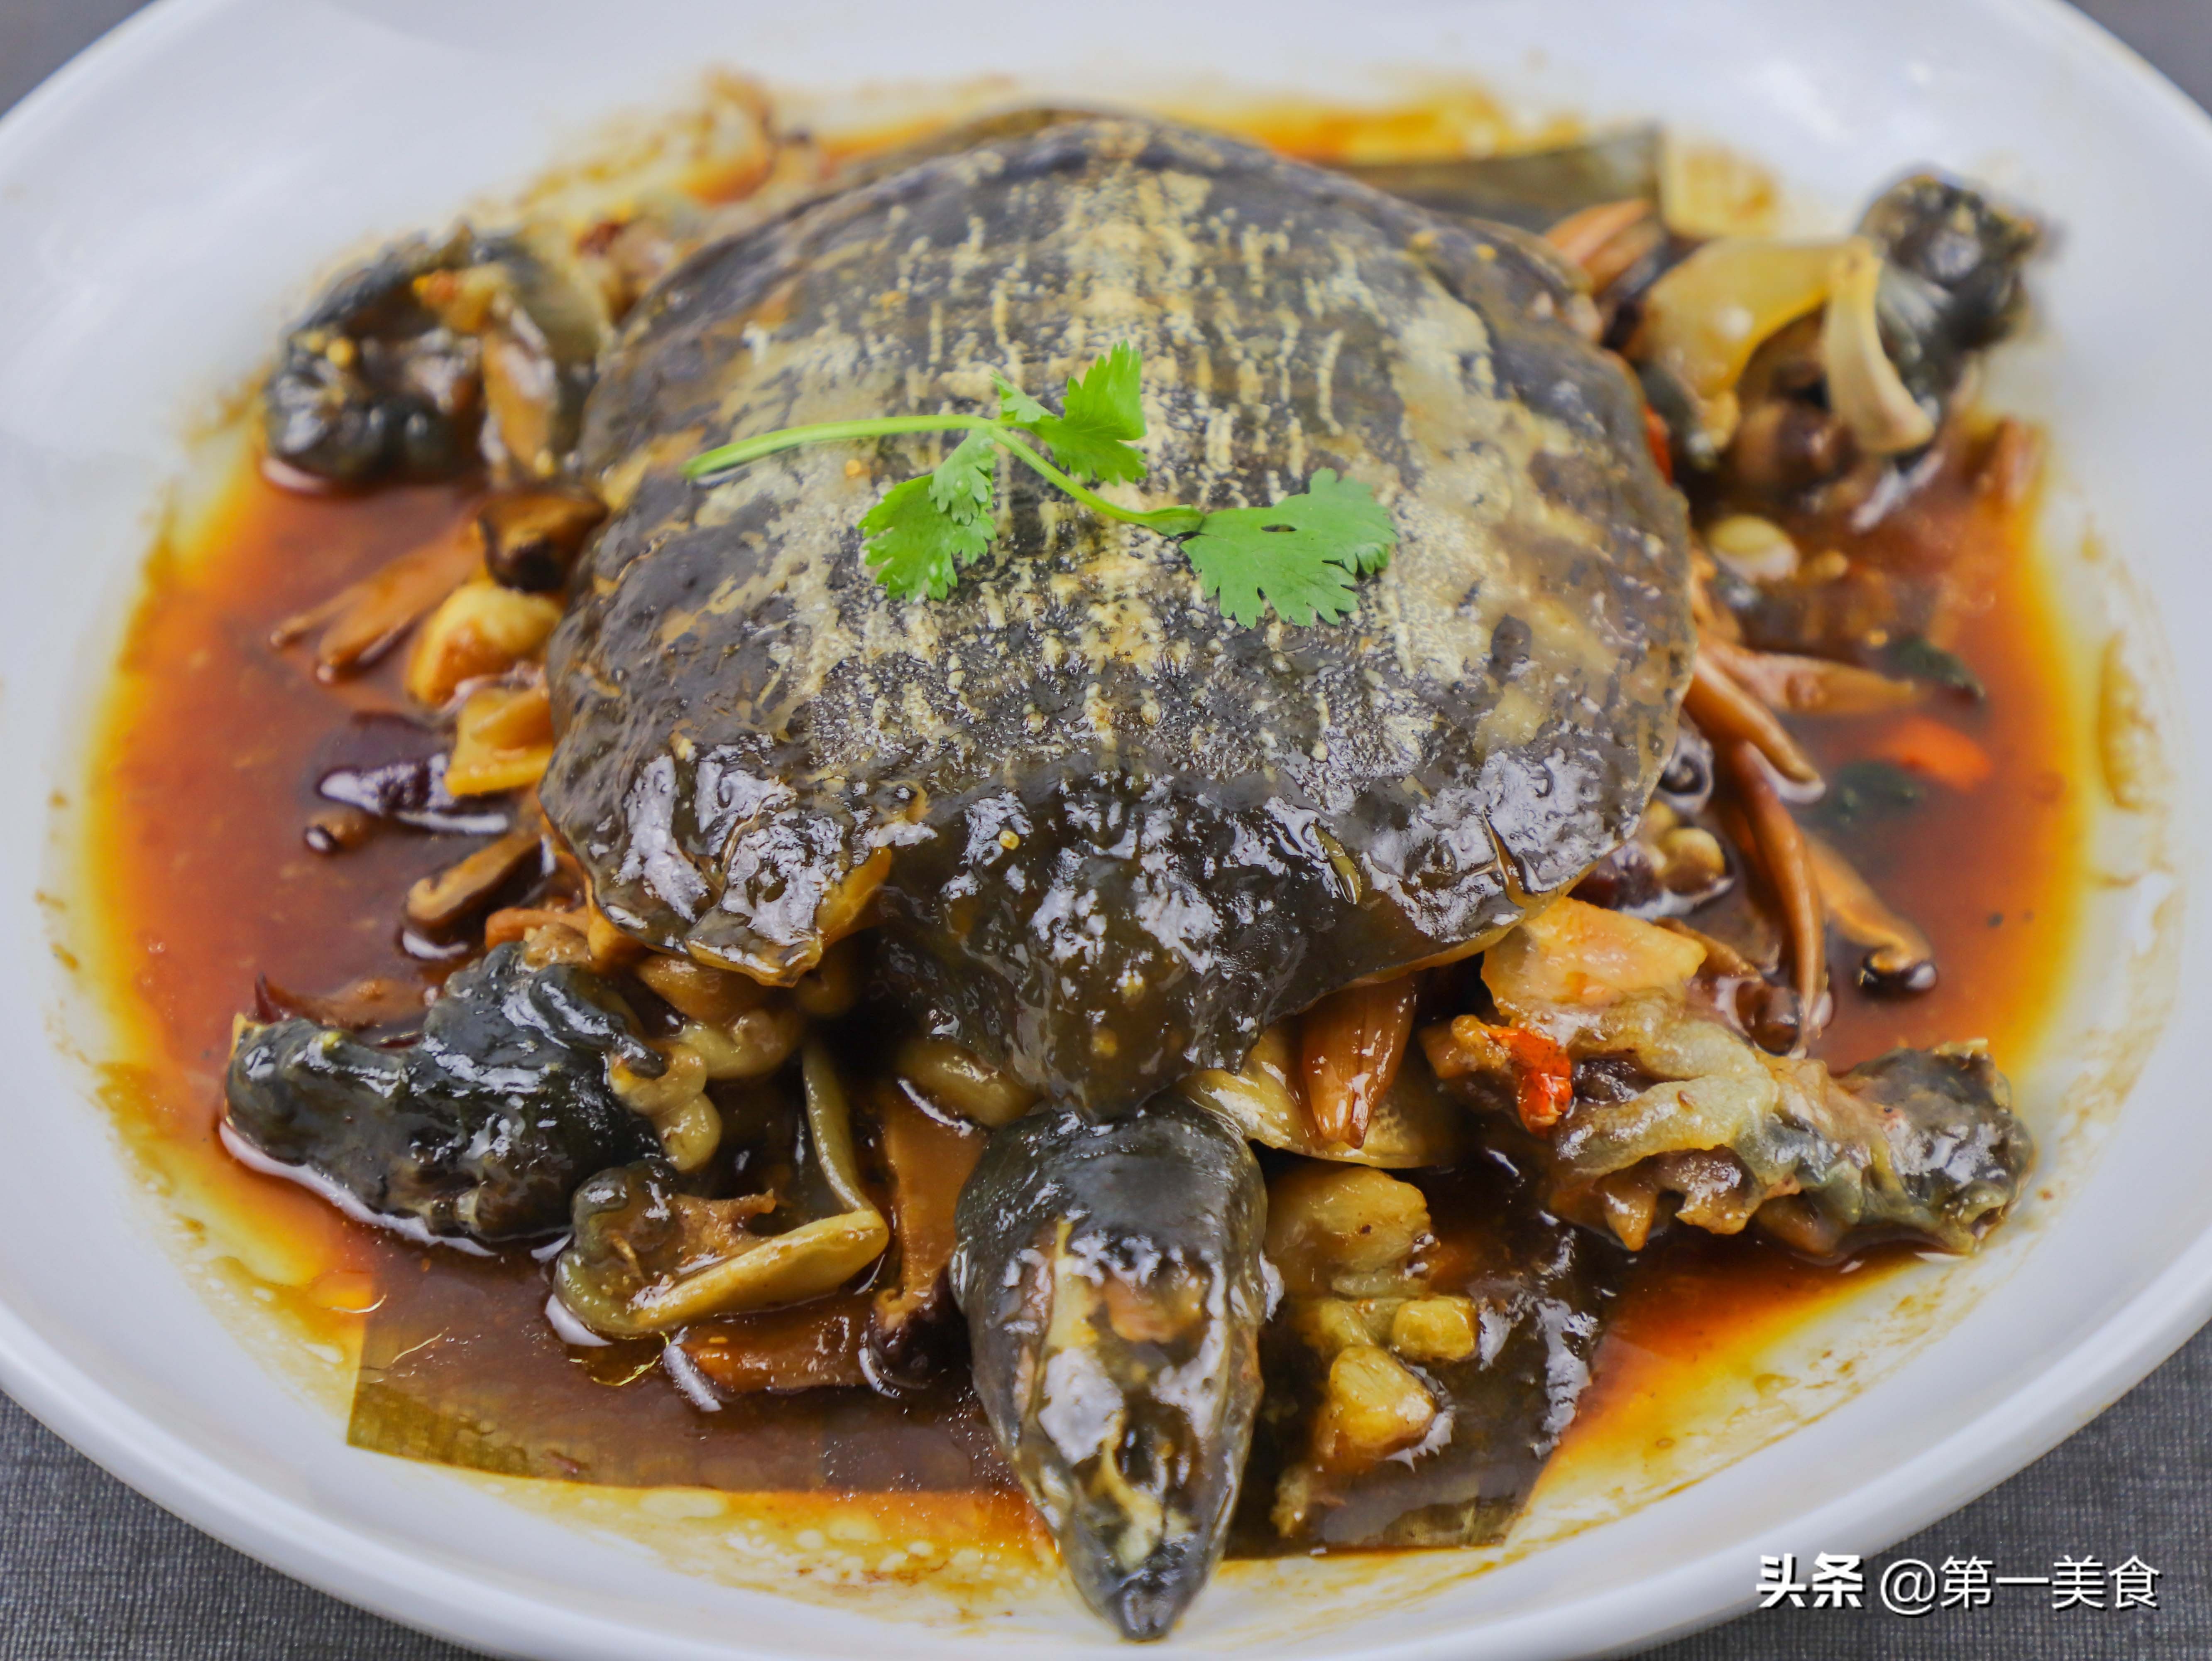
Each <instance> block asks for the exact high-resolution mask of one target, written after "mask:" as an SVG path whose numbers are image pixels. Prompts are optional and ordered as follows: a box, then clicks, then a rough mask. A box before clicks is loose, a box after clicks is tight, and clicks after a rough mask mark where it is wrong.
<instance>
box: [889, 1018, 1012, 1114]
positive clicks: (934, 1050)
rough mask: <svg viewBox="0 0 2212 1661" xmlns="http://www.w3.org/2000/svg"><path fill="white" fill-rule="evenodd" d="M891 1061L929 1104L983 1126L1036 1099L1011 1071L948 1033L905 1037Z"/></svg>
mask: <svg viewBox="0 0 2212 1661" xmlns="http://www.w3.org/2000/svg"><path fill="white" fill-rule="evenodd" d="M891 1066H892V1069H893V1071H895V1072H896V1074H898V1076H899V1077H900V1078H901V1079H902V1080H905V1081H906V1082H907V1083H908V1084H909V1085H911V1086H913V1087H914V1088H915V1090H917V1091H919V1092H921V1095H922V1096H923V1097H924V1098H926V1099H927V1101H928V1102H929V1103H930V1104H931V1105H933V1106H934V1107H937V1108H939V1109H941V1110H944V1111H945V1112H947V1113H951V1114H954V1115H956V1116H958V1117H960V1118H963V1119H965V1120H967V1121H968V1122H969V1123H971V1124H980V1125H982V1126H984V1127H986V1128H987V1129H993V1130H995V1129H998V1128H999V1127H1000V1125H1005V1124H1012V1123H1013V1122H1014V1121H1015V1120H1016V1119H1018V1118H1020V1117H1021V1116H1022V1115H1023V1114H1024V1113H1026V1112H1028V1111H1029V1110H1030V1108H1031V1107H1032V1106H1033V1105H1034V1104H1036V1091H1034V1090H1031V1089H1030V1087H1029V1086H1027V1085H1025V1084H1024V1083H1023V1082H1022V1081H1021V1080H1018V1079H1017V1078H1016V1077H1014V1075H1013V1074H1011V1073H1006V1072H1002V1071H1001V1070H1000V1069H999V1068H995V1067H994V1066H992V1065H991V1064H990V1063H989V1062H987V1061H985V1060H983V1058H982V1057H981V1056H977V1055H975V1054H974V1053H972V1052H971V1051H969V1050H963V1049H962V1048H961V1047H960V1046H959V1045H958V1044H957V1043H953V1042H952V1040H951V1039H950V1038H922V1037H914V1038H908V1039H907V1040H906V1041H905V1042H904V1043H901V1044H900V1045H899V1047H898V1052H897V1054H896V1056H895V1057H894V1058H893V1060H892V1062H891Z"/></svg>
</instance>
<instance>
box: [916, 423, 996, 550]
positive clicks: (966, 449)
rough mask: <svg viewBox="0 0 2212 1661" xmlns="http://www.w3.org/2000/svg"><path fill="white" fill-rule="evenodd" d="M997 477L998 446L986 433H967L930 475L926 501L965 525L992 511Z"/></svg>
mask: <svg viewBox="0 0 2212 1661" xmlns="http://www.w3.org/2000/svg"><path fill="white" fill-rule="evenodd" d="M998 478H999V447H998V446H997V445H995V444H994V443H992V442H991V440H990V437H989V435H987V434H983V433H970V434H969V435H968V436H967V437H965V438H963V439H962V440H961V441H960V442H959V443H958V444H957V445H956V446H955V447H953V451H952V453H951V455H949V456H947V457H945V459H944V460H942V461H940V462H939V463H938V464H937V468H936V471H935V472H932V473H931V474H930V476H929V499H930V501H931V502H933V503H934V504H935V505H936V507H937V509H938V511H939V512H940V513H943V514H949V515H950V516H951V517H952V518H954V519H957V520H960V521H961V522H962V523H963V524H964V523H966V522H967V521H968V520H972V519H981V517H982V516H983V515H984V514H987V513H989V512H990V511H991V492H992V491H993V490H994V489H995V488H996V487H997V484H998ZM962 563H967V562H965V561H963V562H962Z"/></svg>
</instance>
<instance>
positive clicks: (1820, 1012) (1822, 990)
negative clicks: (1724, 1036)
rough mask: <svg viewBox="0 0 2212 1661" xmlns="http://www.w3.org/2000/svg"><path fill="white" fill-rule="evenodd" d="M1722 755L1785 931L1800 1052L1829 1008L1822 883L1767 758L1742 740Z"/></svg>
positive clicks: (1818, 1026) (1803, 834) (1725, 750)
mask: <svg viewBox="0 0 2212 1661" xmlns="http://www.w3.org/2000/svg"><path fill="white" fill-rule="evenodd" d="M1722 754H1723V757H1725V758H1726V760H1727V762H1728V767H1729V776H1730V777H1731V778H1733V779H1734V780H1735V787H1736V793H1737V795H1738V798H1739V799H1740V800H1741V801H1742V803H1743V809H1744V817H1745V818H1747V820H1748V821H1749V822H1750V825H1751V833H1752V843H1753V849H1754V850H1755V851H1756V853H1757V855H1758V858H1759V864H1760V866H1761V867H1763V868H1764V869H1765V873H1766V877H1767V880H1768V882H1769V883H1770V884H1771V885H1772V886H1773V889H1774V893H1775V897H1776V898H1777V900H1778V901H1779V902H1780V904H1781V906H1782V917H1783V926H1784V930H1785V932H1786V933H1787V934H1788V935H1789V938H1790V985H1791V988H1792V989H1793V990H1795V991H1796V994H1797V1002H1798V1007H1799V1009H1800V1012H1801V1013H1800V1017H1799V1019H1800V1022H1801V1025H1800V1028H1799V1036H1798V1042H1797V1043H1796V1046H1795V1050H1796V1051H1799V1052H1802V1050H1803V1048H1804V1046H1805V1043H1807V1042H1808V1040H1810V1039H1811V1038H1812V1037H1813V1036H1814V1033H1816V1032H1818V1031H1820V1026H1821V1025H1822V1024H1823V1020H1824V1018H1825V1012H1826V1007H1827V989H1828V952H1827V940H1828V937H1827V923H1826V916H1825V912H1824V908H1823V907H1822V905H1821V903H1820V882H1819V880H1818V879H1817V878H1816V877H1815V876H1814V870H1813V859H1812V855H1811V853H1810V852H1809V851H1808V848H1807V846H1806V840H1805V833H1804V831H1802V829H1801V828H1800V827H1799V825H1798V824H1797V820H1796V816H1795V815H1793V814H1792V813H1791V812H1790V805H1789V804H1788V803H1787V802H1785V801H1784V800H1782V793H1781V792H1780V791H1779V790H1778V789H1777V788H1775V785H1774V780H1773V777H1772V776H1771V775H1770V774H1769V773H1768V772H1767V770H1766V762H1765V757H1763V756H1761V755H1760V753H1759V750H1758V749H1757V747H1756V746H1754V745H1752V744H1750V743H1748V742H1747V741H1745V740H1743V739H1738V740H1736V741H1735V743H1733V744H1729V745H1723V746H1722Z"/></svg>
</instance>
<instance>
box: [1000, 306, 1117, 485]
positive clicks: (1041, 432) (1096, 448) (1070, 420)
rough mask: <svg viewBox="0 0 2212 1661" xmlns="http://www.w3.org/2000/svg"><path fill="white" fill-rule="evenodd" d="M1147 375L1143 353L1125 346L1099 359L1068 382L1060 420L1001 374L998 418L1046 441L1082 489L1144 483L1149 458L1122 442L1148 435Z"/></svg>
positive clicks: (1069, 378)
mask: <svg viewBox="0 0 2212 1661" xmlns="http://www.w3.org/2000/svg"><path fill="white" fill-rule="evenodd" d="M1144 373H1145V358H1144V354H1143V353H1142V352H1140V351H1139V350H1137V349H1136V347H1134V346H1133V345H1131V344H1129V343H1128V342H1127V341H1126V340H1125V341H1122V342H1121V344H1119V345H1117V346H1115V348H1114V350H1112V351H1110V352H1109V353H1107V354H1106V356H1103V357H1102V358H1097V359H1096V360H1094V361H1093V362H1092V363H1091V367H1090V368H1088V369H1086V370H1085V371H1084V374H1083V379H1082V380H1077V379H1076V378H1075V377H1074V376H1073V375H1070V376H1069V377H1068V379H1067V396H1066V398H1065V399H1062V400H1061V405H1062V408H1061V412H1060V414H1059V415H1054V414H1053V413H1052V411H1049V410H1048V409H1046V408H1045V407H1044V405H1042V404H1040V403H1038V402H1037V401H1036V399H1033V398H1031V397H1030V395H1029V394H1028V393H1026V392H1023V391H1022V390H1021V389H1020V388H1019V387H1018V386H1014V385H1012V383H1011V382H1010V381H1008V380H1006V378H1005V377H1004V376H1003V375H1001V376H1000V377H999V419H1000V420H1001V421H1004V422H1006V423H1007V424H1008V425H1010V426H1015V427H1023V428H1026V429H1028V430H1030V432H1032V433H1035V434H1036V435H1037V436H1038V437H1039V438H1041V439H1042V440H1043V441H1045V443H1046V444H1047V445H1048V447H1050V448H1051V450H1052V456H1053V459H1054V460H1055V461H1057V462H1058V463H1060V465H1061V466H1062V467H1065V468H1066V470H1067V472H1068V473H1069V475H1070V476H1071V477H1072V478H1074V479H1075V480H1076V481H1077V482H1078V483H1079V484H1091V483H1092V482H1093V481H1094V480H1100V479H1103V480H1108V481H1111V480H1114V479H1139V478H1143V477H1144V476H1145V459H1144V457H1143V456H1141V455H1139V453H1137V452H1136V451H1134V450H1133V449H1131V448H1130V447H1129V446H1128V445H1127V444H1126V443H1124V442H1123V440H1125V439H1133V438H1142V437H1143V436H1144V435H1145V407H1144V401H1143V399H1141V398H1140V397H1139V392H1138V388H1139V383H1140V381H1141V380H1142V379H1143V376H1144Z"/></svg>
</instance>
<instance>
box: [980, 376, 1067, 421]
mask: <svg viewBox="0 0 2212 1661" xmlns="http://www.w3.org/2000/svg"><path fill="white" fill-rule="evenodd" d="M991 379H992V380H994V381H996V382H997V383H998V386H999V419H1000V420H1001V421H1003V422H1005V423H1006V425H1008V426H1009V427H1027V428H1029V429H1030V430H1031V431H1032V432H1034V431H1035V430H1036V424H1037V423H1038V422H1040V421H1049V420H1051V419H1052V411H1049V410H1048V409H1046V408H1045V407H1044V405H1042V404H1040V403H1038V402H1037V401H1036V399H1033V398H1031V397H1030V395H1029V394H1028V393H1027V392H1024V391H1023V390H1022V389H1021V388H1020V387H1018V386H1015V385H1014V383H1013V382H1012V381H1011V380H1007V379H1006V376H1004V375H1002V374H999V373H998V372H997V371H996V370H994V371H993V372H992V374H991Z"/></svg>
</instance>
